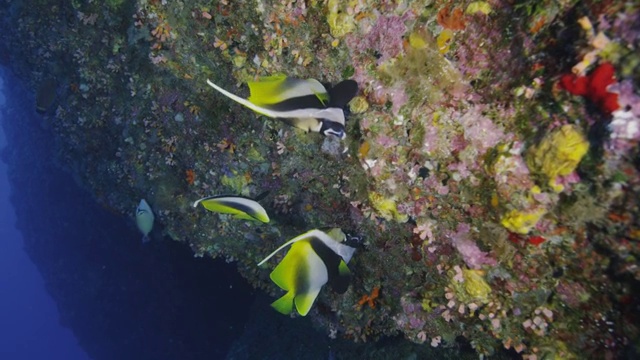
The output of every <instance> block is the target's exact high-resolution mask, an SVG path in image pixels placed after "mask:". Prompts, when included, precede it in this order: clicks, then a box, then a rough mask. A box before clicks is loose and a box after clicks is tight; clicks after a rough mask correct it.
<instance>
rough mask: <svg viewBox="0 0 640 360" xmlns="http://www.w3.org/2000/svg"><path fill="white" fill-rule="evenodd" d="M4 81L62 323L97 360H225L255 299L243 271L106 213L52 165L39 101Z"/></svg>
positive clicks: (36, 234)
mask: <svg viewBox="0 0 640 360" xmlns="http://www.w3.org/2000/svg"><path fill="white" fill-rule="evenodd" d="M5 78H6V77H5ZM5 81H6V82H5V85H6V86H5V89H12V93H11V94H7V97H8V99H7V104H8V105H9V106H10V107H12V108H13V109H14V110H12V111H7V112H5V116H4V122H3V126H4V129H5V133H6V135H7V141H8V147H7V148H6V149H5V150H4V151H3V152H2V157H3V159H4V160H5V161H6V162H7V164H8V167H9V179H10V180H9V181H10V184H11V186H12V196H11V201H12V203H13V204H14V206H15V210H16V216H17V219H18V220H17V227H18V229H19V230H21V232H22V233H23V235H24V241H25V248H26V251H27V253H28V254H29V256H30V258H31V259H32V261H33V262H34V263H35V264H36V266H37V267H38V269H39V271H40V273H41V274H42V276H43V278H44V280H45V283H46V287H47V290H48V292H49V293H50V294H51V295H52V297H53V299H54V301H55V302H56V303H57V306H58V309H59V312H60V317H61V322H62V324H63V325H65V326H67V327H69V328H70V329H71V330H72V331H73V332H74V334H75V335H76V337H77V338H78V340H79V342H80V344H81V346H82V347H83V348H84V349H85V351H86V352H87V353H88V355H89V356H91V357H92V358H94V359H96V360H100V359H105V360H107V359H108V360H113V359H136V360H142V359H154V360H156V359H216V358H221V357H224V356H225V354H226V352H227V350H228V348H229V346H230V343H231V342H232V341H233V340H234V339H235V338H236V337H237V336H239V334H240V333H241V332H242V330H243V325H244V322H245V320H246V317H247V309H248V308H249V307H250V304H251V303H252V301H253V298H254V295H253V293H252V289H251V288H250V287H249V286H248V284H247V283H246V281H245V280H244V279H242V278H241V277H240V276H239V275H238V274H237V272H236V267H235V265H233V264H226V263H225V262H224V261H221V260H216V261H214V260H211V259H208V258H193V254H192V252H191V250H190V249H189V248H188V247H187V246H186V245H184V244H180V243H177V242H174V241H171V240H167V239H165V240H160V241H154V242H151V243H148V244H145V245H142V244H141V241H140V240H141V235H140V234H139V232H138V231H137V229H136V228H135V225H133V219H129V218H123V217H121V216H118V215H115V214H113V213H111V212H108V211H107V210H105V209H103V208H102V207H101V206H99V205H98V204H97V203H96V202H95V201H94V200H93V198H92V197H91V195H90V194H88V193H87V192H86V191H84V190H83V189H81V188H79V187H78V186H77V184H76V183H75V182H74V180H73V178H72V177H71V176H70V175H69V174H67V173H66V172H64V171H61V170H60V169H59V168H57V167H56V166H55V165H53V163H52V162H53V160H52V154H53V141H52V140H51V136H50V134H49V133H48V132H47V131H46V130H43V128H42V127H41V126H40V122H41V121H42V119H41V118H40V117H38V116H36V115H35V111H34V110H33V109H34V107H33V102H32V99H33V97H32V95H29V94H27V93H26V92H24V91H20V90H19V86H17V84H16V81H15V80H14V79H6V80H5ZM7 92H8V91H7ZM30 99H31V100H30ZM131 200H132V203H133V204H135V203H137V201H138V200H139V199H131ZM133 210H134V209H132V212H133ZM52 355H55V354H52Z"/></svg>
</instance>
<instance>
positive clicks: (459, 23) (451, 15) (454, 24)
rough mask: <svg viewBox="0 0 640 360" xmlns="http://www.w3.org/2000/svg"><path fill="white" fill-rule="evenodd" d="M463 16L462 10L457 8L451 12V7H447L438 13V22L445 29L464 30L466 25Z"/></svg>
mask: <svg viewBox="0 0 640 360" xmlns="http://www.w3.org/2000/svg"><path fill="white" fill-rule="evenodd" d="M463 15H464V12H463V11H462V9H461V8H455V9H453V11H451V9H450V7H449V5H447V6H445V7H443V8H442V9H440V11H438V16H437V18H436V21H438V24H440V26H442V27H443V28H445V29H450V30H463V29H464V27H465V25H466V24H465V21H464V19H463V18H462V17H463Z"/></svg>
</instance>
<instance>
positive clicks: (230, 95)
mask: <svg viewBox="0 0 640 360" xmlns="http://www.w3.org/2000/svg"><path fill="white" fill-rule="evenodd" d="M207 84H209V85H210V86H211V87H212V88H214V89H216V90H218V91H219V92H221V93H222V94H223V95H224V96H226V97H228V98H230V99H231V100H233V101H235V102H237V103H240V104H242V105H244V106H246V107H248V108H249V109H251V110H253V111H255V112H257V113H260V114H262V115H264V116H269V117H272V118H275V117H278V116H280V115H279V113H278V112H276V111H272V110H269V109H265V108H263V107H261V106H258V105H256V104H254V103H252V102H251V101H249V100H247V99H245V98H241V97H240V96H238V95H236V94H233V93H230V92H228V91H227V90H225V89H223V88H221V87H220V86H218V85H216V84H214V83H212V82H211V80H209V79H207Z"/></svg>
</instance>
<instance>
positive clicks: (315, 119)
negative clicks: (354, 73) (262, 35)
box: [207, 75, 358, 139]
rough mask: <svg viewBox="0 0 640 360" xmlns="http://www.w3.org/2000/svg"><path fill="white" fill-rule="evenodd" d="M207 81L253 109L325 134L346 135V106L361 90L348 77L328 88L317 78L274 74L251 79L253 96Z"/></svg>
mask: <svg viewBox="0 0 640 360" xmlns="http://www.w3.org/2000/svg"><path fill="white" fill-rule="evenodd" d="M207 83H208V84H209V85H211V87H213V88H214V89H216V90H218V91H219V92H221V93H222V94H224V95H225V96H227V97H229V98H231V99H232V100H235V101H236V102H238V103H240V104H242V105H244V106H246V107H248V108H249V109H251V110H253V111H255V112H257V113H259V114H262V115H265V116H268V117H271V118H275V119H279V120H282V121H284V122H285V123H287V124H289V125H291V126H293V127H296V128H299V129H302V130H304V131H306V132H309V131H313V132H318V133H321V134H323V135H326V136H329V135H332V136H336V137H338V138H340V139H344V138H345V137H346V133H345V115H344V110H343V109H344V107H345V106H346V105H347V104H348V103H349V101H351V99H353V97H354V96H356V94H357V93H358V83H356V82H355V81H354V80H344V81H341V82H339V83H338V84H336V85H335V86H333V87H329V88H328V89H327V88H326V87H325V86H324V85H322V84H321V83H320V82H319V81H318V80H315V79H296V78H291V77H287V76H285V75H274V76H268V77H265V78H262V79H260V81H251V82H248V83H247V84H248V85H249V92H250V96H249V98H248V99H244V98H242V97H239V96H237V95H235V94H232V93H230V92H228V91H227V90H225V89H223V88H221V87H220V86H218V85H216V84H214V83H213V82H211V81H210V80H207Z"/></svg>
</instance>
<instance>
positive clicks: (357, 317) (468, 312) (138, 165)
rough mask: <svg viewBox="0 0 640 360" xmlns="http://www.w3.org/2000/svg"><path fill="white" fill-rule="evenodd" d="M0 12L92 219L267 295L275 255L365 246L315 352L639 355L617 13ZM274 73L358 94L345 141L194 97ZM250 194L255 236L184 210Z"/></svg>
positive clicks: (527, 8)
mask: <svg viewBox="0 0 640 360" xmlns="http://www.w3.org/2000/svg"><path fill="white" fill-rule="evenodd" d="M0 3H1V4H2V6H1V7H2V16H3V18H4V19H5V21H4V23H3V24H4V25H3V26H4V28H3V29H2V33H1V35H0V37H1V45H0V55H1V56H0V59H1V61H2V62H3V63H4V64H8V65H10V66H11V68H12V70H13V71H14V72H15V73H17V74H18V75H19V76H21V77H22V78H23V79H24V80H25V81H26V82H27V83H28V84H30V86H31V87H32V89H33V91H34V93H35V94H38V95H37V99H36V100H37V101H38V102H39V103H38V107H39V108H40V110H43V109H46V110H45V115H44V116H43V120H42V121H43V126H47V127H48V128H50V130H51V133H52V136H54V137H55V138H56V140H57V142H58V145H59V146H58V152H57V154H55V156H56V158H57V159H58V161H59V162H60V163H61V164H63V165H64V166H66V167H68V168H69V169H70V170H71V171H72V172H73V173H74V174H75V175H76V177H77V179H78V181H79V182H80V183H82V184H83V185H84V186H85V187H86V188H88V189H90V191H91V192H92V193H93V194H95V197H96V198H97V199H98V201H99V202H100V203H101V204H102V205H104V206H105V207H107V208H109V209H111V210H112V211H114V212H117V213H123V214H127V215H130V216H131V217H132V218H133V211H134V209H135V207H136V204H137V202H138V201H139V200H140V198H146V199H147V201H148V202H149V203H150V204H151V206H152V208H153V209H154V211H155V213H156V228H157V229H156V231H162V232H163V233H164V234H167V235H169V236H171V237H172V238H173V239H175V240H176V241H182V242H188V243H189V244H190V245H191V248H192V249H193V251H194V253H195V255H196V256H211V257H224V258H225V259H226V260H228V261H235V262H237V266H238V270H239V272H240V273H241V274H242V275H243V276H245V277H246V278H247V279H248V280H249V281H250V282H251V283H252V284H253V285H254V286H256V287H257V288H261V289H263V290H265V291H266V292H268V293H269V294H271V295H273V296H280V294H281V292H280V290H279V289H278V288H277V287H276V286H275V285H274V284H272V283H271V282H270V281H269V272H270V270H271V269H272V268H273V267H274V266H275V265H276V264H277V261H271V262H269V263H268V265H267V266H265V267H263V268H258V267H256V263H257V262H258V261H259V260H260V259H261V258H262V257H264V256H265V255H267V254H268V253H269V252H271V251H272V250H273V249H275V248H276V247H277V246H279V245H280V244H281V243H283V242H284V241H286V240H287V239H290V238H292V237H294V236H296V235H298V234H300V233H302V232H304V231H307V230H309V229H311V228H315V227H322V226H339V227H341V228H343V229H344V230H345V231H348V232H351V233H354V234H358V235H361V236H363V238H364V243H363V245H362V247H360V248H359V249H358V250H357V252H356V255H355V256H354V258H353V260H352V262H351V263H350V267H351V270H352V272H353V273H354V280H353V282H352V284H351V286H350V289H349V290H348V291H347V293H346V294H344V295H337V294H335V293H332V292H331V291H330V289H324V290H323V291H322V292H321V294H320V297H319V298H318V300H317V302H316V304H315V305H314V307H313V309H312V311H311V313H310V316H311V317H312V318H313V319H314V321H316V322H317V323H318V324H319V325H320V326H322V327H323V328H324V329H325V330H326V333H327V335H328V336H331V337H341V338H348V339H353V340H354V341H358V342H363V341H372V340H375V339H378V338H380V337H382V336H386V335H395V334H402V335H403V336H405V337H406V338H407V339H409V340H411V341H414V342H416V343H422V344H424V346H430V347H443V346H444V347H455V346H460V344H461V342H466V343H467V344H470V345H471V346H472V347H473V349H475V351H476V352H477V353H478V354H480V355H491V354H493V353H495V352H496V351H498V350H500V349H508V350H509V351H510V352H511V353H512V354H514V355H516V354H518V355H519V356H521V357H522V358H525V359H542V358H552V357H555V358H558V359H572V358H584V357H588V358H615V357H616V356H624V355H628V354H631V353H633V352H634V351H636V350H635V349H637V347H638V346H639V338H640V336H639V329H638V324H639V323H640V319H639V318H638V314H639V313H638V306H639V303H640V299H639V294H638V289H640V284H639V282H640V267H638V256H639V255H640V219H639V214H640V210H639V209H638V204H639V196H638V190H639V189H640V174H639V171H640V169H639V167H640V165H639V164H640V155H639V151H638V141H639V140H640V97H639V96H638V89H639V82H640V55H639V54H640V52H639V51H638V47H639V46H640V25H639V24H640V5H638V3H637V2H622V1H596V0H590V1H581V2H579V1H575V0H562V1H554V0H545V1H520V2H512V1H502V0H492V1H473V2H472V1H458V2H453V1H433V0H418V1H406V0H399V1H379V0H376V1H373V0H349V1H337V0H328V1H314V0H308V1H301V0H274V1H243V0H233V1H232V0H220V1H200V0H194V1H188V2H184V1H164V0H138V1H132V2H126V1H121V0H110V1H105V2H101V1H91V0H87V1H81V0H73V1H68V2H53V1H45V0H40V1H36V0H34V1H29V2H28V4H27V2H20V1H9V0H3V1H1V2H0ZM278 73H285V74H287V75H290V76H294V77H299V78H316V79H319V80H320V81H323V82H337V81H340V80H342V79H345V78H352V79H354V80H356V81H357V82H358V84H359V86H360V94H359V96H358V97H357V98H355V99H354V100H353V101H352V102H351V104H350V112H351V114H350V115H349V119H348V122H347V132H348V136H347V139H346V140H345V141H343V142H340V141H339V140H336V139H332V138H323V137H322V136H320V135H318V134H305V133H302V132H300V131H298V130H295V129H293V128H290V127H287V126H286V125H284V124H282V123H280V122H278V121H274V120H271V119H266V118H264V117H259V116H257V115H256V114H255V113H253V112H251V111H250V110H247V109H245V108H243V107H241V106H240V105H238V104H236V103H233V102H232V101H230V100H229V99H227V98H225V97H223V96H222V95H221V94H219V93H217V92H215V91H214V90H213V89H211V88H210V87H208V86H207V84H206V81H205V80H206V79H207V78H209V79H211V80H212V81H213V82H215V83H218V84H221V85H222V86H223V87H225V88H227V89H229V90H232V91H234V92H236V93H239V94H241V95H246V93H247V90H246V86H244V85H243V83H245V82H246V81H247V80H252V79H255V78H257V77H260V76H267V75H272V74H278ZM50 79H54V81H51V80H50ZM47 92H49V95H51V92H55V94H56V100H55V101H53V104H52V105H51V107H50V108H47V105H48V104H47V99H49V98H52V96H47V95H46V94H47ZM266 191H268V195H267V196H266V197H265V198H264V199H262V200H261V203H262V204H263V205H264V206H265V208H266V209H267V211H268V212H269V214H270V215H271V217H272V221H271V223H269V224H267V225H263V224H257V223H250V222H247V221H242V220H237V219H234V218H230V217H227V216H219V215H217V214H213V213H208V212H206V211H204V210H203V209H194V208H193V207H192V206H191V204H192V202H193V201H194V200H196V199H198V198H200V197H203V196H208V195H214V194H241V195H245V196H257V195H258V194H263V193H265V192H266ZM158 229H159V230H158ZM136 235H137V234H136ZM134 237H135V236H133V235H132V239H133V238H134ZM132 241H133V240H132ZM281 257H282V254H280V255H279V256H278V259H280V258H281ZM276 260H277V259H276ZM202 286H208V285H207V284H202ZM265 311H271V309H268V308H266V309H265Z"/></svg>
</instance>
